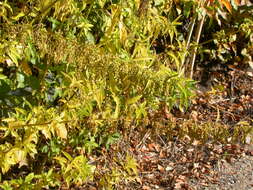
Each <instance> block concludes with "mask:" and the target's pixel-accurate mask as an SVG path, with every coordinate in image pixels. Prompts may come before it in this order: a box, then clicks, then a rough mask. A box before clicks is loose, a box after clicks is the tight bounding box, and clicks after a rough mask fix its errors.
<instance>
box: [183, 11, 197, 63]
mask: <svg viewBox="0 0 253 190" xmlns="http://www.w3.org/2000/svg"><path fill="white" fill-rule="evenodd" d="M196 19H197V17H196V16H195V15H194V16H193V17H192V20H191V24H190V31H189V33H188V35H187V39H186V52H185V53H184V56H183V60H182V66H183V65H184V64H185V62H186V64H187V61H185V60H186V59H185V57H186V53H187V51H188V49H189V45H190V41H191V38H192V33H193V29H194V26H195V23H196Z"/></svg>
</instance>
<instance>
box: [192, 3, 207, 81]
mask: <svg viewBox="0 0 253 190" xmlns="http://www.w3.org/2000/svg"><path fill="white" fill-rule="evenodd" d="M209 3H210V1H208V2H207V6H208V5H209ZM205 17H206V12H204V13H203V16H202V18H201V20H200V22H199V24H198V28H197V31H196V34H195V37H196V46H195V47H194V49H193V54H192V56H191V61H190V64H191V75H190V78H192V77H193V70H194V64H195V59H196V55H197V48H198V47H197V46H198V44H199V39H200V35H201V32H202V28H203V25H204V21H205Z"/></svg>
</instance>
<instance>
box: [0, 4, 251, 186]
mask: <svg viewBox="0 0 253 190" xmlns="http://www.w3.org/2000/svg"><path fill="white" fill-rule="evenodd" d="M224 2H225V3H224ZM209 3H211V5H210V4H209ZM209 3H207V5H210V6H206V4H205V3H200V2H198V1H181V2H178V1H166V0H128V1H124V0H113V1H109V0H87V1H79V0H28V1H24V0H15V1H12V0H4V1H1V2H0V25H1V28H0V35H1V36H0V41H1V43H0V109H1V110H0V119H1V120H0V122H1V124H0V171H1V173H0V182H1V185H0V187H1V188H2V189H12V188H14V189H41V188H47V189H51V188H53V187H60V186H62V185H63V184H66V185H67V186H71V185H82V184H84V183H86V182H87V181H92V180H93V177H94V176H95V175H96V172H97V171H96V166H95V164H94V163H92V158H91V157H92V155H93V154H94V155H95V154H101V152H102V150H103V149H104V148H105V149H109V148H110V146H111V145H112V144H113V143H115V142H117V141H118V140H119V139H120V138H121V136H122V132H123V131H127V130H129V129H130V128H132V127H133V126H135V127H138V126H143V125H144V126H145V125H148V124H149V123H151V122H152V119H153V116H154V115H155V114H154V113H156V112H160V111H164V110H165V111H171V110H172V109H179V110H180V111H182V112H183V111H185V110H187V108H188V106H189V104H190V99H191V97H193V95H194V93H193V89H194V84H195V82H194V81H193V80H192V79H190V77H186V76H190V72H193V68H194V62H195V60H196V59H197V60H198V61H199V62H203V61H206V59H207V58H206V57H207V56H209V57H208V58H210V59H212V60H215V61H216V62H217V61H222V62H223V63H224V64H227V63H229V62H232V61H233V60H234V59H236V61H238V62H240V61H243V62H244V63H245V64H250V63H251V64H252V49H253V48H252V44H253V38H252V37H253V36H252V30H253V28H252V27H253V18H252V14H250V13H249V12H248V11H249V10H250V7H249V6H247V5H244V6H240V7H237V6H238V5H239V3H238V2H237V1H233V3H230V2H229V1H223V3H219V2H218V1H217V2H216V1H215V2H213V1H212V2H211V1H210V2H209ZM232 5H233V6H232ZM223 6H224V7H226V8H224V7H223ZM206 14H207V15H208V16H209V17H208V19H207V20H205V18H206ZM235 18H236V19H235ZM202 20H204V21H205V27H208V25H209V28H210V29H211V30H212V31H213V34H211V33H210V32H209V31H208V30H209V29H208V30H207V29H203V30H202V27H203V26H201V21H202ZM197 21H199V23H200V24H195V23H196V22H197ZM195 26H196V27H197V29H196V35H195V36H193V34H192V29H191V28H194V27H195ZM231 31H232V32H231ZM200 34H202V37H203V38H200V42H201V43H200V44H199V39H198V35H200ZM192 38H195V40H193V41H192V40H191V39H192ZM207 39H208V41H204V40H207ZM212 39H215V40H214V41H212ZM210 41H212V42H210ZM242 41H243V43H242V44H241V45H237V43H238V42H242ZM244 42H245V43H244ZM198 45H199V47H201V50H202V51H200V54H199V55H200V56H197V58H196V52H197V48H196V47H197V46H198ZM206 54H207V55H206ZM231 55H234V56H231ZM215 61H214V62H215ZM185 71H187V72H185ZM115 159H118V160H117V161H118V162H119V163H121V166H122V167H121V168H110V169H111V171H110V172H107V173H105V174H104V175H103V177H102V178H101V181H100V185H101V188H105V189H111V188H113V186H114V185H115V184H117V183H119V182H120V180H122V179H124V180H133V179H135V176H136V175H137V164H136V161H135V159H134V158H133V157H132V156H131V155H128V154H126V155H125V157H124V158H115Z"/></svg>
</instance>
